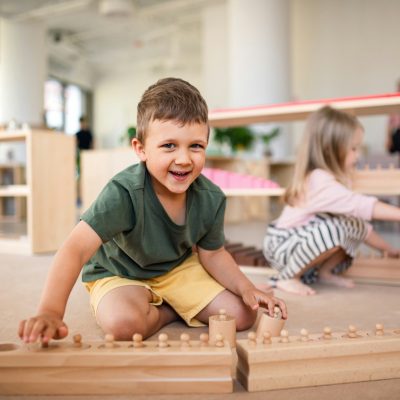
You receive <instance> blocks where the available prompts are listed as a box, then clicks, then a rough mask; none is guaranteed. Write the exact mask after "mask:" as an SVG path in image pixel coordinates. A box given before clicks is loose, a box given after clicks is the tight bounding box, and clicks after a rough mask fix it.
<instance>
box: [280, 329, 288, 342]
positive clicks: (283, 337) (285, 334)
mask: <svg viewBox="0 0 400 400" xmlns="http://www.w3.org/2000/svg"><path fill="white" fill-rule="evenodd" d="M279 341H280V342H281V343H289V332H288V331H287V330H286V329H282V331H281V338H280V339H279Z"/></svg>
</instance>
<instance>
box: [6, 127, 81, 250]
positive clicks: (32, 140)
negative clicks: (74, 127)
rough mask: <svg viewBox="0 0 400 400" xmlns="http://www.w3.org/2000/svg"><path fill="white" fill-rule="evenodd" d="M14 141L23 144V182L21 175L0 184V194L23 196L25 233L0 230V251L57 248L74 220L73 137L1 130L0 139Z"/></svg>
mask: <svg viewBox="0 0 400 400" xmlns="http://www.w3.org/2000/svg"><path fill="white" fill-rule="evenodd" d="M14 141H23V142H24V143H25V146H26V166H25V172H26V173H25V174H24V175H26V184H25V182H24V180H25V178H24V179H23V181H22V182H21V181H19V182H17V181H15V180H14V182H15V184H12V185H11V184H7V185H3V186H0V198H1V197H3V198H4V197H15V198H16V199H18V198H21V197H22V198H24V199H21V200H23V201H24V202H25V204H26V217H25V218H26V234H23V235H22V236H17V237H16V236H15V235H13V234H12V233H11V232H8V233H9V235H8V236H7V231H6V233H5V232H2V236H1V237H0V252H7V253H44V252H53V251H56V250H57V249H58V247H59V246H60V245H61V243H62V242H63V241H64V240H65V238H66V237H67V235H68V234H69V232H70V231H71V230H72V228H73V227H74V225H75V223H76V182H75V146H76V144H75V138H74V137H73V136H67V135H64V134H62V133H59V132H53V131H42V130H34V131H13V132H5V131H0V142H14ZM6 167H7V165H4V168H6ZM7 183H8V182H7ZM22 183H24V184H22ZM5 217H6V218H7V219H9V216H5ZM11 231H12V230H11Z"/></svg>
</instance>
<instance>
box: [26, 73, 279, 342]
mask: <svg viewBox="0 0 400 400" xmlns="http://www.w3.org/2000/svg"><path fill="white" fill-rule="evenodd" d="M208 136H209V127H208V110H207V105H206V103H205V101H204V99H203V98H202V96H201V95H200V93H199V91H198V90H197V89H196V88H194V87H193V86H192V85H190V84H189V83H187V82H185V81H183V80H181V79H175V78H166V79H162V80H160V81H158V82H157V83H156V84H155V85H152V86H150V87H149V88H148V89H147V90H146V92H145V93H144V95H143V97H142V99H141V101H140V103H139V104H138V115H137V137H136V138H134V139H133V140H132V147H133V149H134V150H135V152H136V153H137V154H138V156H139V158H140V160H141V162H140V163H139V164H137V165H133V166H131V167H128V168H127V169H125V170H124V171H122V172H120V173H119V174H117V175H116V176H115V177H114V178H113V179H111V181H110V182H109V183H108V184H107V185H106V187H105V188H104V189H103V191H102V193H101V194H100V195H99V197H98V198H97V200H96V201H95V202H94V203H93V205H92V206H91V207H90V208H89V209H88V210H87V211H86V212H85V213H84V214H83V215H82V218H81V221H80V222H79V223H78V225H77V226H76V227H75V228H74V230H73V231H72V233H71V234H70V236H69V237H68V238H67V240H66V242H65V243H64V244H63V246H62V247H61V248H60V249H59V251H58V252H57V254H56V256H55V258H54V262H53V265H52V268H51V270H50V272H49V276H48V278H47V282H46V285H45V288H44V292H43V295H42V298H41V301H40V305H39V310H38V315H37V316H36V317H34V318H30V319H28V320H26V321H22V322H21V323H20V326H19V336H20V337H21V338H22V339H23V340H24V341H25V342H28V343H29V342H35V341H36V340H37V339H38V338H40V339H41V340H42V341H43V342H48V341H49V340H50V339H51V338H63V337H65V336H66V335H67V333H68V329H67V326H66V325H65V323H64V322H63V321H62V319H63V316H64V312H65V307H66V303H67V300H68V296H69V294H70V292H71V290H72V287H73V285H74V283H75V281H76V279H77V278H78V275H79V273H80V271H81V269H82V266H83V265H84V267H83V274H82V279H83V281H84V283H85V285H86V287H87V289H88V290H89V293H90V302H91V306H92V309H93V312H94V314H95V316H96V320H97V323H98V324H99V325H100V327H101V328H102V329H103V330H104V331H105V332H107V333H112V334H113V335H114V337H115V339H116V340H131V338H132V335H133V334H134V333H141V334H142V335H143V337H148V336H150V335H152V334H153V333H155V332H157V331H158V330H159V329H160V328H162V327H163V326H164V325H166V324H168V323H170V322H172V321H174V320H175V319H177V317H178V316H179V317H181V318H182V319H183V320H184V321H185V322H186V323H187V324H188V325H189V326H200V325H203V324H206V323H207V322H208V317H209V316H210V315H213V314H217V313H218V310H219V309H221V308H224V309H226V310H227V313H228V314H230V315H233V316H234V317H235V318H236V323H237V329H238V330H243V329H248V328H249V327H251V326H252V324H253V323H254V321H255V318H256V310H257V308H258V306H259V304H261V305H262V306H264V307H266V308H268V310H269V312H270V314H271V315H272V313H273V310H274V306H275V305H278V306H279V307H280V308H281V310H282V313H283V317H284V318H286V307H285V304H284V303H283V301H281V300H279V299H276V298H274V297H272V296H270V295H267V294H266V293H264V292H262V291H259V290H257V289H256V288H255V286H254V285H253V284H252V283H251V282H250V281H249V280H248V279H247V278H246V277H245V275H244V274H242V273H241V271H240V270H239V268H238V266H237V265H236V264H235V262H234V261H233V259H232V257H231V256H230V255H229V253H228V252H227V251H226V250H225V249H224V247H223V243H224V234H223V219H224V210H225V196H224V195H223V193H222V191H221V190H220V189H219V188H218V187H217V186H215V185H214V184H212V183H211V182H210V181H209V180H207V179H206V178H205V177H203V176H201V175H200V173H201V170H202V168H203V166H204V163H205V150H206V147H207V143H208ZM193 248H195V250H196V252H193V251H192V249H193Z"/></svg>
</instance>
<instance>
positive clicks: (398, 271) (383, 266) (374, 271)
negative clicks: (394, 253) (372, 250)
mask: <svg viewBox="0 0 400 400" xmlns="http://www.w3.org/2000/svg"><path fill="white" fill-rule="evenodd" d="M344 276H346V277H348V278H352V279H354V280H355V281H357V282H367V283H384V284H390V285H400V259H398V258H389V257H388V256H387V255H385V254H383V255H379V254H370V255H368V256H366V255H360V256H358V257H356V258H355V259H354V260H353V264H352V266H351V267H350V268H349V269H348V270H347V271H346V272H345V273H344Z"/></svg>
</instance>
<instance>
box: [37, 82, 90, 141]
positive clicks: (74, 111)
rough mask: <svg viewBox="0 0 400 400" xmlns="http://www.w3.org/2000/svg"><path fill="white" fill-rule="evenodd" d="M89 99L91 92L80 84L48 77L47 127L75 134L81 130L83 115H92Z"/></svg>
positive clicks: (46, 98)
mask: <svg viewBox="0 0 400 400" xmlns="http://www.w3.org/2000/svg"><path fill="white" fill-rule="evenodd" d="M89 99H90V93H88V92H86V91H85V90H83V89H82V88H80V87H79V86H78V85H73V84H65V83H62V82H61V81H59V80H57V79H48V80H47V81H46V83H45V90H44V109H45V118H46V125H47V127H48V128H50V129H55V130H59V131H63V132H65V133H66V134H69V135H73V134H75V133H76V132H77V131H78V130H79V118H80V117H81V116H82V115H86V116H88V115H89V116H90V109H89ZM89 120H90V118H89Z"/></svg>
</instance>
